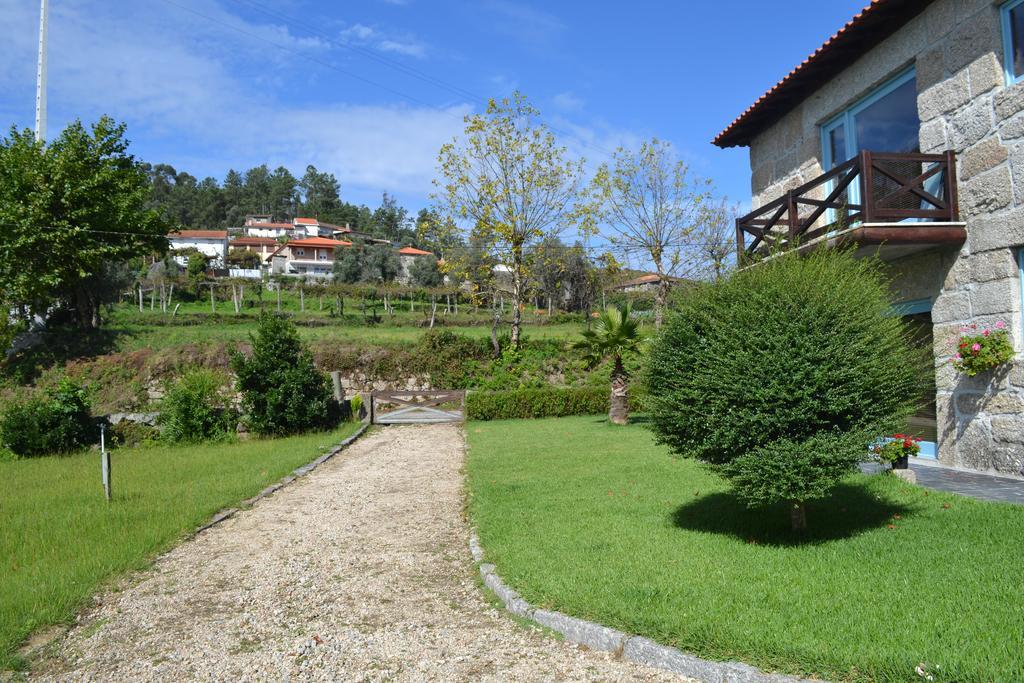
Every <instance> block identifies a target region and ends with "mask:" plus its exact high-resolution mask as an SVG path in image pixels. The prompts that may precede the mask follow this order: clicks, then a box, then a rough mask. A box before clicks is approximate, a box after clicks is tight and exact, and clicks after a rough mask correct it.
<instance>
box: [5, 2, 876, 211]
mask: <svg viewBox="0 0 1024 683" xmlns="http://www.w3.org/2000/svg"><path fill="white" fill-rule="evenodd" d="M866 4H867V0H828V1H827V2H822V1H821V0H788V1H787V2H762V1H760V0H732V2H705V1H700V0H698V1H694V0H678V1H676V2H666V1H664V0H662V1H658V0H633V1H632V2H621V1H619V2H608V1H605V0H588V1H586V2H584V1H583V0H561V1H558V0H556V1H551V0H549V1H548V2H536V1H528V0H358V1H356V0H349V1H346V2H341V1H327V0H318V1H314V0H276V1H275V0H50V23H49V41H50V49H49V88H48V99H49V125H48V132H49V135H50V136H54V135H55V134H56V133H58V132H59V130H60V129H61V128H63V127H64V126H65V125H66V124H67V123H68V122H69V121H72V120H74V119H76V118H78V119H81V120H83V121H85V122H89V121H94V120H95V119H97V118H98V117H99V116H101V115H103V114H108V115H110V116H112V117H114V118H115V119H117V120H119V121H123V122H125V123H126V124H127V127H128V137H129V139H130V140H131V142H132V145H131V152H132V153H133V154H134V155H135V156H136V157H137V158H139V159H140V160H144V161H149V162H153V163H168V164H171V165H172V166H174V167H175V168H176V169H178V170H179V171H188V172H189V173H191V174H193V175H195V176H197V177H199V178H202V177H204V176H208V175H209V176H214V177H215V178H218V179H223V177H224V174H225V173H226V172H227V170H228V169H229V168H235V169H238V170H244V169H246V168H249V167H251V166H255V165H258V164H261V163H267V164H269V165H270V166H271V168H273V167H276V166H278V165H284V166H286V167H288V168H289V169H291V170H292V172H293V173H295V174H296V175H301V174H302V172H303V170H304V169H305V167H306V165H307V164H313V165H315V166H317V167H318V168H319V169H320V170H321V171H330V172H332V173H334V175H335V176H336V177H337V178H338V180H339V182H340V183H341V194H342V198H343V199H345V200H347V201H352V202H356V203H366V204H369V205H370V206H376V205H377V204H379V202H380V196H381V193H382V192H384V191H387V192H389V193H391V194H393V195H395V196H396V197H397V198H398V199H399V201H400V202H401V203H402V204H403V205H405V206H406V207H408V208H409V209H410V210H411V211H413V212H415V211H416V210H418V209H419V208H420V207H422V206H426V205H428V204H429V202H430V197H429V196H430V193H431V191H432V185H431V180H432V179H433V178H434V176H435V169H436V159H437V153H438V150H439V148H440V146H441V145H442V144H443V143H445V142H448V141H450V140H451V139H452V138H453V137H454V136H456V135H458V134H459V133H460V132H461V130H462V128H463V121H462V119H463V117H464V116H465V115H467V114H469V113H472V112H475V111H480V110H482V109H483V107H484V106H486V101H487V99H488V98H490V97H501V96H505V95H508V94H510V93H511V92H513V91H514V90H517V89H518V90H520V91H522V92H523V93H525V94H526V95H527V96H528V97H529V98H530V100H531V102H532V103H533V104H534V105H535V106H536V107H537V108H538V109H540V111H541V115H542V118H543V120H544V122H545V123H546V124H547V125H549V126H550V127H551V128H552V129H553V130H554V131H555V134H556V136H557V137H558V140H559V142H560V143H561V144H563V145H565V146H566V147H567V148H568V149H569V150H570V152H571V153H572V154H575V155H578V156H582V157H584V158H585V159H586V160H587V163H588V166H589V167H590V168H594V167H596V165H597V164H599V163H601V162H603V161H606V160H607V159H608V157H609V155H610V154H611V152H612V151H613V150H614V149H615V148H617V147H619V146H620V145H621V146H627V147H635V146H637V145H638V144H639V143H640V142H641V141H642V140H645V139H649V138H651V137H657V138H659V139H662V140H667V141H669V142H671V143H672V144H673V146H674V148H675V149H676V151H677V153H678V154H679V156H680V157H681V158H682V159H683V160H684V161H686V162H687V164H689V166H690V167H691V169H692V170H693V172H694V173H696V174H698V175H700V176H702V177H705V178H709V179H711V180H712V182H713V183H714V186H715V188H716V191H717V192H718V193H719V194H720V195H723V196H725V197H727V198H728V199H729V200H730V201H732V202H734V203H738V204H740V205H741V207H742V206H747V205H749V199H750V171H749V164H748V157H747V150H746V149H745V148H742V149H730V150H721V149H719V148H717V147H715V146H713V145H712V144H711V142H710V141H711V139H712V138H713V137H714V136H715V135H716V134H717V133H718V132H720V131H721V130H722V129H723V128H725V127H726V126H727V125H728V124H729V122H731V121H732V120H733V119H734V118H735V117H736V116H738V115H739V114H740V113H741V112H742V111H743V110H744V109H746V108H747V107H748V106H749V105H750V104H751V103H752V102H753V101H754V100H755V99H757V97H758V96H760V95H761V94H762V93H764V92H765V91H766V90H767V89H768V88H769V87H771V86H772V85H773V84H774V83H776V82H777V81H778V80H779V79H780V78H782V77H783V76H784V75H785V74H786V73H788V72H789V71H790V70H791V69H792V68H793V67H794V66H796V65H797V64H798V63H800V62H801V61H802V60H803V59H804V58H805V57H806V56H807V55H808V54H810V53H811V52H813V51H814V50H815V49H816V48H817V47H818V46H819V45H821V43H822V42H824V40H825V39H827V38H828V37H829V36H830V35H832V34H833V33H835V31H837V30H838V29H839V28H840V27H841V26H842V25H843V24H844V23H845V22H846V21H848V20H849V19H850V18H851V17H852V16H853V15H854V14H855V13H856V12H858V11H859V10H860V9H861V8H862V6H864V5H866ZM0 16H3V17H4V25H5V28H6V31H5V39H4V46H3V48H0V125H2V126H3V129H4V130H5V131H6V130H9V128H10V126H11V125H14V126H17V127H19V128H24V127H27V128H31V127H32V126H33V124H34V115H35V109H34V107H35V77H36V49H37V39H38V22H39V2H38V0H0Z"/></svg>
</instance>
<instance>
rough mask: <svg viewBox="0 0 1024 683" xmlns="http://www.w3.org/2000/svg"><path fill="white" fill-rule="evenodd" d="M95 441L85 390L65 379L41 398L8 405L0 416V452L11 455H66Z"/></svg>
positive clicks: (32, 398) (35, 397)
mask: <svg viewBox="0 0 1024 683" xmlns="http://www.w3.org/2000/svg"><path fill="white" fill-rule="evenodd" d="M98 440H99V435H98V429H97V425H96V423H95V422H94V421H93V420H92V418H91V417H90V415H89V401H88V399H87V398H86V395H85V390H84V389H82V387H80V386H78V385H77V384H75V383H74V382H72V381H71V380H69V379H68V378H66V377H65V378H64V379H62V380H61V381H60V383H59V384H58V385H57V386H56V387H54V388H52V389H51V390H50V391H48V392H46V394H45V395H36V396H30V397H27V398H24V399H21V400H16V401H12V402H11V403H10V404H8V405H7V406H6V407H5V408H4V409H3V412H2V413H0V448H6V449H7V450H9V451H10V452H11V453H13V454H14V455H18V456H37V455H46V454H52V453H69V452H71V451H75V450H78V449H80V448H82V447H84V446H86V445H88V444H91V443H96V442H97V441H98Z"/></svg>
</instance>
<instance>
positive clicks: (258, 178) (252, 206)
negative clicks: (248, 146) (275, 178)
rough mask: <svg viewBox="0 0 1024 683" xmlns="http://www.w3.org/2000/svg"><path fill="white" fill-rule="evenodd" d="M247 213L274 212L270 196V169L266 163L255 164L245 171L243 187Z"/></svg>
mask: <svg viewBox="0 0 1024 683" xmlns="http://www.w3.org/2000/svg"><path fill="white" fill-rule="evenodd" d="M243 197H244V198H245V199H244V204H243V205H244V206H245V209H246V212H247V213H264V214H265V213H273V207H272V206H271V197H270V169H269V168H267V165H266V164H260V165H259V166H254V167H253V168H250V169H249V170H248V171H246V172H245V185H244V188H243Z"/></svg>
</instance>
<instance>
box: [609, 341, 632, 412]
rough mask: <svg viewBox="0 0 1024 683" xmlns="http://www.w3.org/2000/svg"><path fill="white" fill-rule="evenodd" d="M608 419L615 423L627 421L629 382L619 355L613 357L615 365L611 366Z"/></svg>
mask: <svg viewBox="0 0 1024 683" xmlns="http://www.w3.org/2000/svg"><path fill="white" fill-rule="evenodd" d="M608 421H609V422H611V423H612V424H617V425H624V424H626V423H628V422H629V384H628V378H627V376H626V368H624V367H623V365H622V357H621V356H616V357H615V367H614V368H612V393H611V399H610V403H609V408H608Z"/></svg>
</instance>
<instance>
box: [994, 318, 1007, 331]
mask: <svg viewBox="0 0 1024 683" xmlns="http://www.w3.org/2000/svg"><path fill="white" fill-rule="evenodd" d="M1005 328H1006V323H1004V322H1003V321H1002V320H1000V321H998V322H997V323H996V329H997V330H1002V329H1005Z"/></svg>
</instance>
